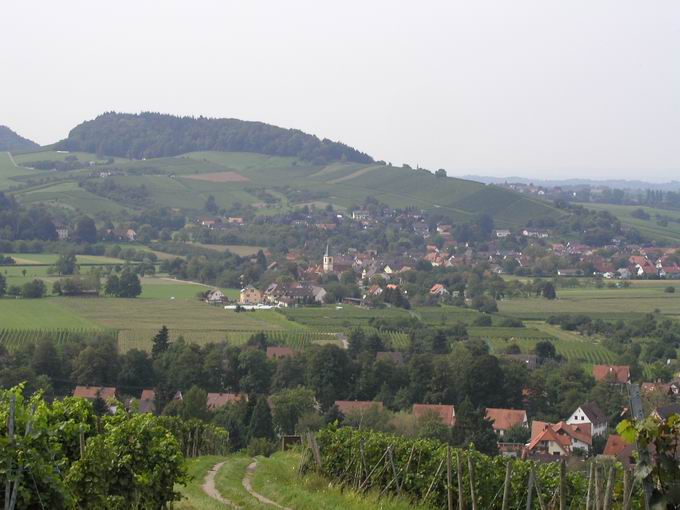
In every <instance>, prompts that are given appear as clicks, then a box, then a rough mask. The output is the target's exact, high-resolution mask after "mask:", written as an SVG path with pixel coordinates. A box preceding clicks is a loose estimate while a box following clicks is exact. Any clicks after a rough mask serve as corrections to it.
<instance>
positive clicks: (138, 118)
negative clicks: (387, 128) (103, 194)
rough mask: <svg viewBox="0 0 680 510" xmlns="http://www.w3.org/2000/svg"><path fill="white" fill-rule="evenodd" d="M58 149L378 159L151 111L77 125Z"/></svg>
mask: <svg viewBox="0 0 680 510" xmlns="http://www.w3.org/2000/svg"><path fill="white" fill-rule="evenodd" d="M132 140H134V143H132V142H131V141H132ZM177 140H183V142H180V143H177ZM57 147H58V148H60V149H65V150H84V151H87V152H96V153H97V154H105V155H108V156H119V157H127V158H135V159H142V158H157V157H164V156H177V155H179V154H182V153H184V152H190V151H195V150H220V151H244V152H258V153H263V154H271V155H274V156H294V157H298V158H300V159H304V160H308V161H314V162H325V161H333V160H341V159H344V160H348V161H357V162H360V163H369V162H371V161H372V159H371V158H370V157H369V156H367V155H366V154H363V153H360V152H359V151H357V150H356V149H353V148H351V147H348V146H347V145H344V144H341V143H337V142H331V141H330V140H325V139H324V140H319V139H318V138H317V137H316V136H312V135H308V134H305V133H303V132H302V131H299V130H293V129H282V128H279V127H276V126H271V125H267V124H264V123H261V122H247V121H242V120H237V119H207V118H203V117H201V118H193V117H181V118H180V117H174V116H172V115H162V114H158V113H151V112H144V113H141V114H138V115H134V114H122V113H105V114H103V115H100V116H98V117H97V118H96V119H94V120H91V121H88V122H83V123H82V124H80V125H79V126H76V127H75V128H74V129H72V130H71V132H70V133H69V136H68V138H67V139H66V140H63V141H62V142H59V143H58V144H57Z"/></svg>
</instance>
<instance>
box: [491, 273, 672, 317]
mask: <svg viewBox="0 0 680 510" xmlns="http://www.w3.org/2000/svg"><path fill="white" fill-rule="evenodd" d="M667 286H672V287H675V288H676V293H672V294H671V293H666V292H664V289H665V287H667ZM678 290H680V282H675V281H667V282H659V281H654V282H651V281H649V282H635V284H634V285H631V286H630V287H629V288H614V289H608V288H602V289H597V288H594V287H588V288H576V289H557V299H555V300H552V301H550V300H547V299H543V298H534V297H532V298H512V299H505V300H502V301H500V302H499V306H498V307H499V311H500V313H501V314H503V315H508V316H513V317H518V318H521V319H546V318H547V317H549V316H550V315H555V314H560V313H582V314H586V315H589V316H591V317H593V318H603V319H619V318H620V319H630V318H632V317H635V316H640V315H642V314H645V313H650V312H654V311H655V310H659V311H660V312H661V313H662V314H664V315H669V316H680V294H678V293H677V291H678Z"/></svg>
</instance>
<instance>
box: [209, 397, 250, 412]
mask: <svg viewBox="0 0 680 510" xmlns="http://www.w3.org/2000/svg"><path fill="white" fill-rule="evenodd" d="M242 399H246V400H247V397H246V396H245V395H241V394H240V393H208V402H207V404H208V409H210V410H214V409H218V408H220V407H222V406H224V405H226V404H229V403H231V402H240V401H241V400H242Z"/></svg>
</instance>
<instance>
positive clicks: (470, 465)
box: [468, 452, 477, 510]
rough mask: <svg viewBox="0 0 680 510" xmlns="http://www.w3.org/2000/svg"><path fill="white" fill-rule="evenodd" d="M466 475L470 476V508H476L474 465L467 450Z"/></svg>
mask: <svg viewBox="0 0 680 510" xmlns="http://www.w3.org/2000/svg"><path fill="white" fill-rule="evenodd" d="M468 471H469V473H468V477H469V478H470V498H471V499H472V503H471V506H472V510H477V494H476V490H475V465H474V463H473V462H472V456H471V455H470V453H469V452H468Z"/></svg>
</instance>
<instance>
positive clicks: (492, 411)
mask: <svg viewBox="0 0 680 510" xmlns="http://www.w3.org/2000/svg"><path fill="white" fill-rule="evenodd" d="M486 419H487V420H493V425H492V426H493V430H494V431H495V432H496V434H498V436H499V437H503V436H504V435H505V433H506V432H507V431H508V429H510V428H512V427H526V428H529V422H528V420H527V412H526V411H525V410H524V409H498V408H491V407H488V408H487V409H486Z"/></svg>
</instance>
